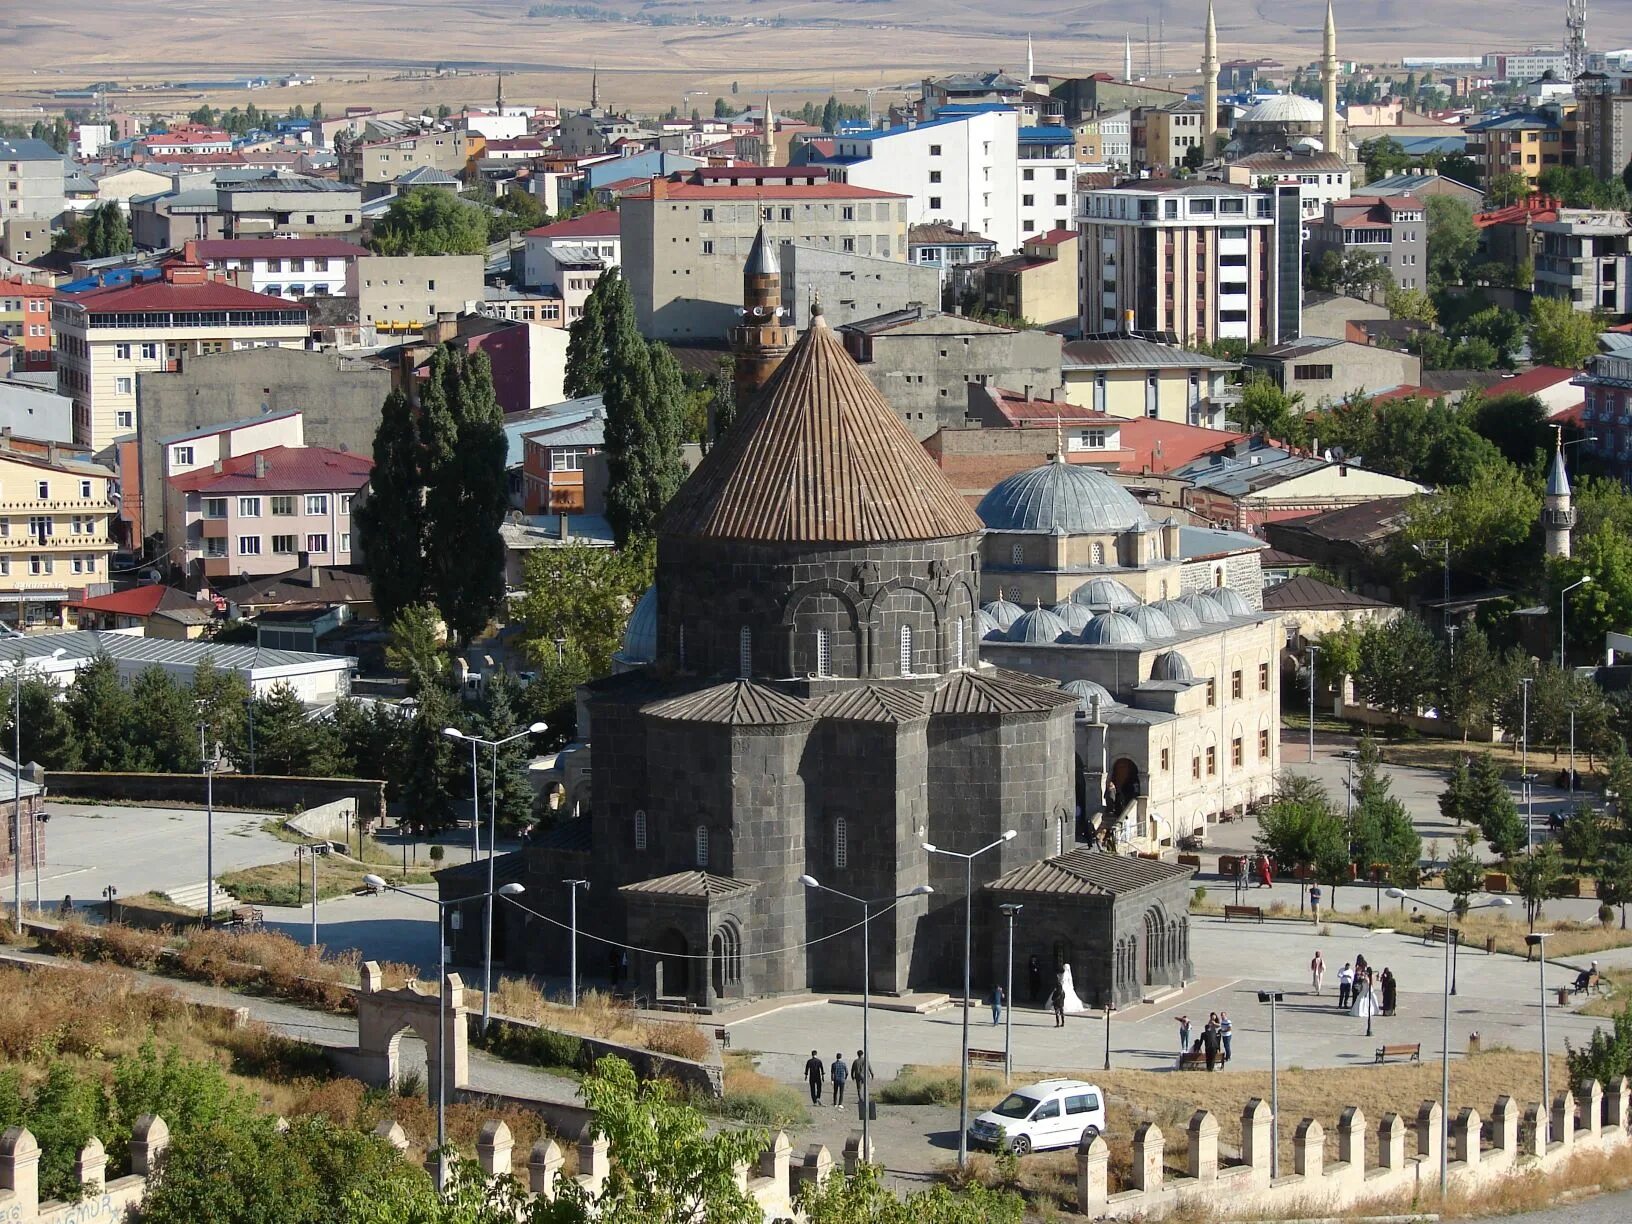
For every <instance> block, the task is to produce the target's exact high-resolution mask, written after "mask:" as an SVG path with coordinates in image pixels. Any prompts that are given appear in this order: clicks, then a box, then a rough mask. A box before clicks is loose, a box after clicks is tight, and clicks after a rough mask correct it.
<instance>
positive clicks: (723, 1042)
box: [714, 1028, 731, 1050]
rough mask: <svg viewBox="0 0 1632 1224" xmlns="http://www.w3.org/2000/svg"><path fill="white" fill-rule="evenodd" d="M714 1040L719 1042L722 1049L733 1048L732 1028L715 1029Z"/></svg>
mask: <svg viewBox="0 0 1632 1224" xmlns="http://www.w3.org/2000/svg"><path fill="white" fill-rule="evenodd" d="M714 1040H715V1041H717V1042H719V1044H720V1049H722V1050H729V1049H730V1048H731V1030H730V1029H728V1028H717V1029H715V1030H714Z"/></svg>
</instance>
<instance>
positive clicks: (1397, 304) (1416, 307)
mask: <svg viewBox="0 0 1632 1224" xmlns="http://www.w3.org/2000/svg"><path fill="white" fill-rule="evenodd" d="M1383 301H1384V303H1385V304H1386V305H1387V307H1388V313H1389V314H1390V315H1392V316H1393V317H1394V318H1396V319H1406V320H1409V321H1410V322H1413V323H1421V324H1423V325H1424V326H1426V327H1432V326H1433V325H1434V324H1435V323H1437V322H1439V312H1438V311H1437V310H1435V309H1434V299H1433V298H1432V297H1430V296H1429V294H1428V292H1427V290H1424V289H1402V288H1400V287H1399V286H1398V285H1396V284H1393V283H1392V281H1391V282H1390V286H1389V289H1388V292H1387V294H1386V295H1385V296H1384V298H1383Z"/></svg>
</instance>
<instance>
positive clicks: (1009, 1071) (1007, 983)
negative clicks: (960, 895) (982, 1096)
mask: <svg viewBox="0 0 1632 1224" xmlns="http://www.w3.org/2000/svg"><path fill="white" fill-rule="evenodd" d="M997 908H998V910H999V911H1000V912H1001V913H1002V914H1003V917H1005V918H1007V919H1008V920H1009V971H1008V974H1007V975H1006V977H1005V980H1004V984H1003V1002H1005V1003H1006V1004H1008V1006H1007V1007H1005V1008H1004V1009H1003V1086H1004V1087H1005V1088H1007V1087H1008V1086H1009V1080H1010V1079H1011V1078H1013V1076H1014V920H1015V919H1016V918H1018V917H1019V916H1020V911H1021V910H1023V909H1025V908H1026V907H1025V906H1023V905H1016V904H1015V903H1014V902H1012V901H1009V902H1006V903H1005V904H1003V905H1000V906H998V907H997ZM1107 1014H1109V1013H1107ZM1109 1031H1110V1030H1109V1029H1107V1030H1106V1032H1107V1033H1108V1032H1109ZM1109 1044H1110V1043H1109V1042H1108V1041H1107V1043H1106V1045H1107V1053H1109V1048H1108V1047H1109Z"/></svg>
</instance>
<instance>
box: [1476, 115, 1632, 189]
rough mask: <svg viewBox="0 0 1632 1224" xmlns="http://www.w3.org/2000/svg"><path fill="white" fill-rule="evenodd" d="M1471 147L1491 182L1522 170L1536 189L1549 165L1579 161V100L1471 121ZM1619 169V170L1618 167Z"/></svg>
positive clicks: (1566, 164)
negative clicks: (1577, 139) (1577, 106)
mask: <svg viewBox="0 0 1632 1224" xmlns="http://www.w3.org/2000/svg"><path fill="white" fill-rule="evenodd" d="M1463 131H1464V132H1465V133H1466V134H1467V141H1468V144H1467V151H1468V157H1470V158H1471V159H1472V160H1473V161H1474V162H1475V163H1476V164H1477V165H1478V166H1479V171H1480V175H1481V178H1482V180H1483V182H1484V183H1485V184H1486V185H1487V186H1488V185H1489V183H1490V181H1491V179H1492V178H1494V177H1495V176H1496V175H1498V174H1503V173H1512V174H1522V175H1523V176H1524V177H1525V180H1526V181H1527V182H1528V183H1529V184H1530V187H1531V190H1534V189H1535V188H1536V186H1537V185H1538V183H1539V181H1540V179H1541V172H1542V171H1543V170H1545V169H1547V167H1549V166H1573V165H1574V164H1575V154H1576V149H1575V138H1576V123H1575V104H1574V103H1573V102H1572V103H1570V104H1569V105H1568V107H1567V108H1566V107H1562V106H1559V105H1556V104H1549V105H1547V106H1543V107H1540V108H1538V109H1537V110H1535V111H1526V112H1523V113H1519V114H1510V115H1498V116H1497V117H1496V118H1494V119H1483V120H1480V121H1479V122H1477V123H1470V124H1468V125H1467V127H1465V128H1464V129H1463ZM1616 173H1619V171H1617V172H1616Z"/></svg>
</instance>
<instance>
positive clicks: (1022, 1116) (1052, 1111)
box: [969, 1079, 1105, 1156]
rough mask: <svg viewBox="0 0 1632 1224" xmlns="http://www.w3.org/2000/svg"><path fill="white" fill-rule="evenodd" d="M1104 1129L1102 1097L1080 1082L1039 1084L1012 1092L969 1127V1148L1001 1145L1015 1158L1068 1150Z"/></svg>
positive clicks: (1047, 1082)
mask: <svg viewBox="0 0 1632 1224" xmlns="http://www.w3.org/2000/svg"><path fill="white" fill-rule="evenodd" d="M1104 1130H1105V1094H1104V1093H1103V1092H1101V1091H1100V1090H1099V1088H1098V1086H1097V1085H1095V1084H1086V1083H1084V1082H1083V1081H1081V1080H1068V1079H1054V1080H1042V1081H1040V1082H1039V1083H1035V1084H1031V1085H1030V1086H1028V1087H1025V1088H1018V1089H1016V1090H1015V1091H1013V1092H1011V1093H1009V1095H1008V1096H1006V1097H1004V1098H1003V1100H1002V1101H1001V1102H999V1103H998V1104H997V1105H996V1106H995V1107H994V1108H992V1109H988V1110H987V1111H986V1112H985V1113H983V1114H981V1115H980V1116H979V1117H978V1118H976V1119H975V1120H974V1122H972V1123H971V1124H970V1126H969V1142H970V1144H971V1145H972V1146H974V1147H989V1148H998V1147H1007V1148H1008V1149H1009V1150H1010V1151H1011V1152H1013V1153H1014V1154H1015V1155H1017V1156H1023V1155H1025V1154H1026V1153H1027V1152H1033V1151H1042V1150H1044V1149H1046V1148H1070V1147H1075V1146H1076V1145H1077V1144H1078V1143H1080V1142H1082V1137H1083V1136H1084V1135H1098V1134H1101V1133H1102V1132H1103V1131H1104Z"/></svg>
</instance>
